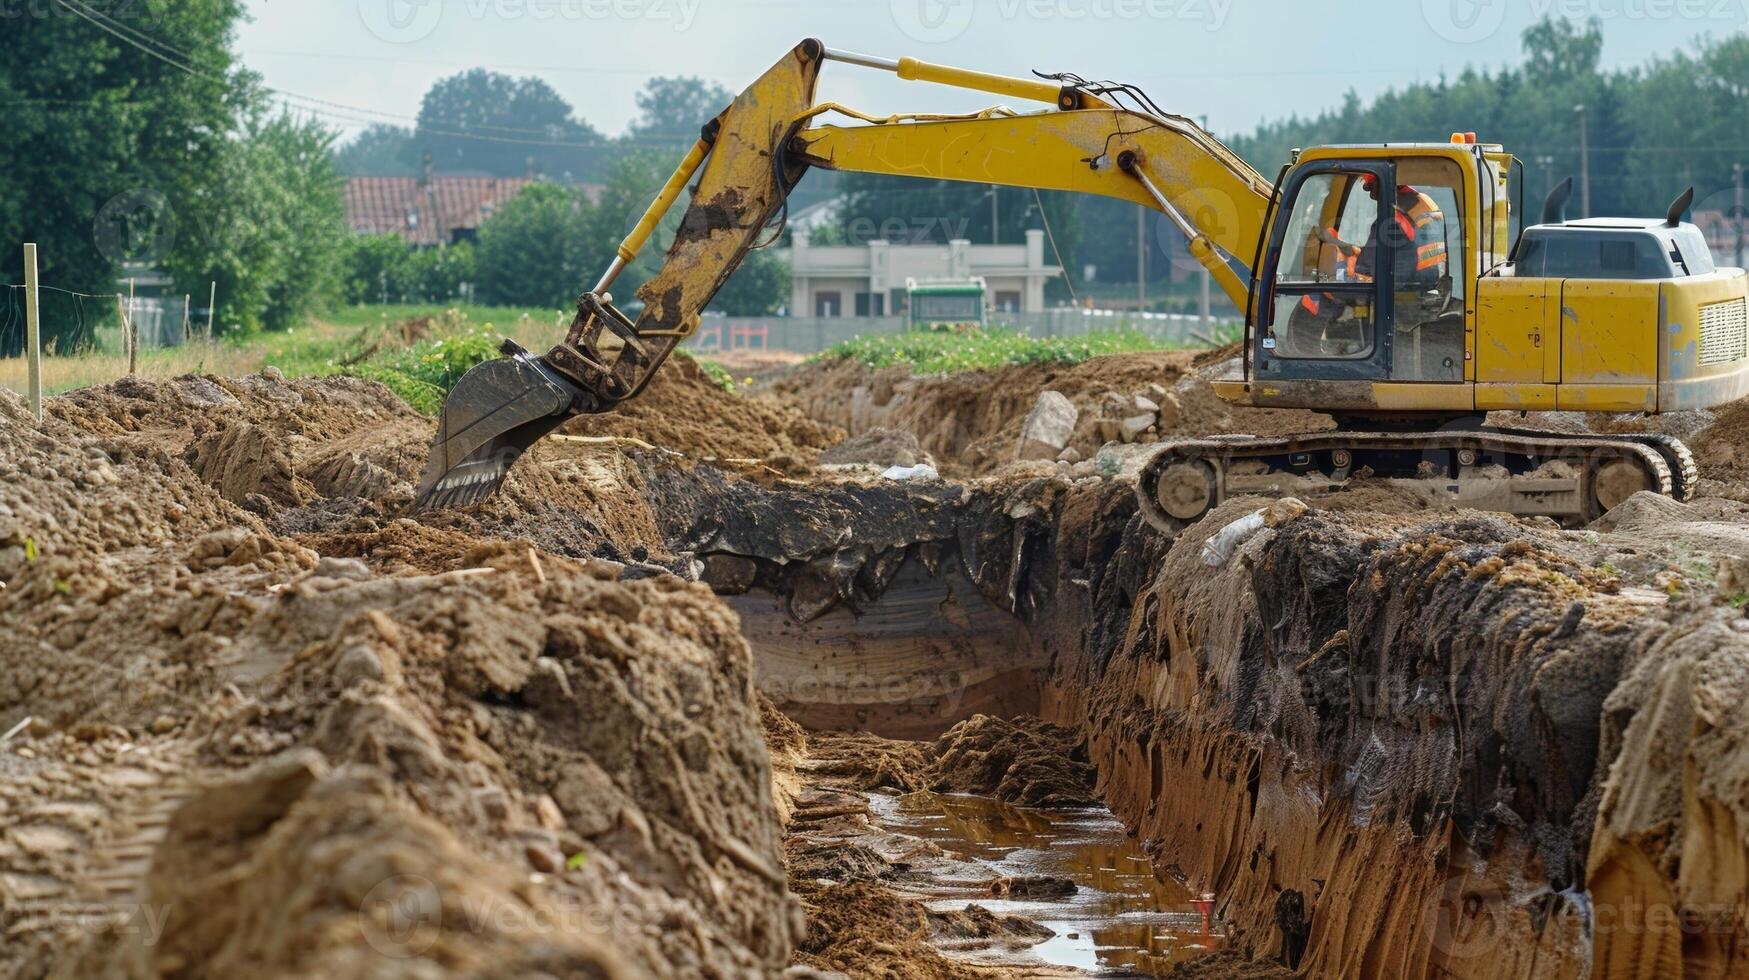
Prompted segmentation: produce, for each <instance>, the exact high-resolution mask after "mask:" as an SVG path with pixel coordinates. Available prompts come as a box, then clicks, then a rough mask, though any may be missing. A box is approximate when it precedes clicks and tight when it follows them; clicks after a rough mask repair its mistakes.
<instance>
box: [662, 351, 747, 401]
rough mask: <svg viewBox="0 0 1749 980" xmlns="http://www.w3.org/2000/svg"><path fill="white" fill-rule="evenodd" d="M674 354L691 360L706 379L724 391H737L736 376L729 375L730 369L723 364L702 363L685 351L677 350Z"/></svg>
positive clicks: (714, 362)
mask: <svg viewBox="0 0 1749 980" xmlns="http://www.w3.org/2000/svg"><path fill="white" fill-rule="evenodd" d="M674 353H675V354H676V355H677V356H680V357H684V358H687V359H689V360H691V361H692V362H693V363H695V364H697V365H698V368H699V370H700V371H703V372H704V374H705V377H707V378H709V379H711V380H712V381H714V382H716V383H717V386H718V387H720V388H722V389H723V390H724V391H734V390H735V376H734V375H732V374H730V373H729V369H728V368H726V367H723V366H722V365H721V364H718V363H717V362H716V361H701V360H699V359H698V358H696V357H693V356H692V355H691V354H689V353H687V352H686V351H684V350H677V351H675V352H674Z"/></svg>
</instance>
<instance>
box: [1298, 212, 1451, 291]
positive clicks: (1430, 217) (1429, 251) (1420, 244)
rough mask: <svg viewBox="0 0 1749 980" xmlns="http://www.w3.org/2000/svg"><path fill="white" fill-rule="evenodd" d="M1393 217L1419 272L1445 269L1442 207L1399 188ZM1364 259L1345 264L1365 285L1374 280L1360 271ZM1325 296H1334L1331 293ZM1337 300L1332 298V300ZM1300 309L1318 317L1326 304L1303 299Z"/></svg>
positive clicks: (1349, 258) (1348, 259)
mask: <svg viewBox="0 0 1749 980" xmlns="http://www.w3.org/2000/svg"><path fill="white" fill-rule="evenodd" d="M1392 217H1393V218H1394V219H1395V220H1396V223H1397V231H1398V232H1399V233H1401V234H1402V236H1403V241H1404V243H1405V245H1406V246H1407V245H1413V246H1414V248H1415V271H1416V272H1426V271H1429V270H1431V269H1438V268H1442V267H1443V266H1444V265H1445V262H1446V259H1447V257H1448V254H1449V253H1448V251H1447V249H1446V247H1445V213H1444V212H1442V211H1440V210H1439V205H1438V204H1437V203H1435V202H1434V200H1433V198H1431V197H1428V196H1427V195H1426V194H1423V193H1421V192H1420V191H1418V190H1415V189H1414V188H1413V187H1409V186H1408V185H1401V186H1399V187H1398V188H1397V204H1396V208H1395V209H1394V213H1393V215H1392ZM1329 231H1330V235H1331V236H1332V237H1336V229H1334V228H1331V229H1329ZM1375 245H1376V243H1375ZM1360 255H1361V253H1360V252H1355V253H1354V254H1352V255H1348V256H1345V257H1344V262H1345V264H1346V265H1347V268H1348V275H1349V277H1350V279H1352V280H1354V281H1360V282H1364V281H1366V280H1367V279H1369V278H1370V276H1369V275H1366V274H1363V273H1361V272H1360V271H1359V269H1358V264H1359V261H1360ZM1399 268H1401V267H1399ZM1324 295H1326V296H1330V294H1328V293H1325V294H1324ZM1335 298H1336V297H1334V296H1330V299H1332V300H1334V299H1335ZM1300 306H1301V307H1303V308H1304V309H1305V310H1306V312H1308V313H1311V314H1312V315H1314V316H1316V315H1317V313H1318V311H1319V309H1321V308H1322V306H1323V304H1322V303H1321V302H1320V301H1319V298H1318V296H1317V295H1315V294H1307V295H1306V296H1303V297H1301V298H1300Z"/></svg>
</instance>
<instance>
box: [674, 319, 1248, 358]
mask: <svg viewBox="0 0 1749 980" xmlns="http://www.w3.org/2000/svg"><path fill="white" fill-rule="evenodd" d="M989 324H990V325H991V326H992V327H1005V328H1008V329H1012V330H1018V331H1020V332H1022V333H1025V334H1027V335H1028V336H1032V337H1079V336H1083V335H1085V334H1088V333H1091V332H1094V331H1104V330H1134V331H1136V332H1138V333H1142V334H1145V335H1147V336H1148V337H1150V338H1152V339H1154V340H1156V341H1159V342H1160V343H1162V344H1171V345H1178V346H1185V347H1197V346H1210V347H1213V346H1219V345H1220V344H1223V343H1226V342H1228V341H1230V340H1232V339H1234V338H1235V337H1236V335H1237V334H1238V333H1239V332H1240V331H1241V330H1242V329H1243V324H1242V323H1241V322H1240V321H1239V320H1237V319H1234V318H1231V317H1210V318H1209V319H1207V320H1204V319H1203V318H1202V317H1200V316H1192V315H1186V314H1178V313H1140V312H1136V311H1132V310H1088V309H1080V308H1062V309H1054V310H1039V311H1036V312H1030V313H992V314H990V316H989ZM908 326H909V321H907V320H906V318H905V317H903V316H723V315H715V314H707V315H705V316H704V317H702V318H701V320H700V323H699V328H698V332H697V333H695V334H694V335H693V337H692V339H691V340H690V341H688V342H687V348H688V349H689V350H691V351H692V352H694V353H697V354H709V353H712V352H717V351H731V350H761V349H767V350H774V351H776V350H781V351H791V352H794V353H798V354H817V353H819V352H820V351H823V350H826V349H827V348H829V347H832V346H834V345H836V344H841V343H843V342H845V341H847V340H852V339H855V338H857V337H868V336H876V335H880V334H889V333H899V332H901V331H903V330H905V329H906V328H907V327H908Z"/></svg>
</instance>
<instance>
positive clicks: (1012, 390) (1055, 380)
mask: <svg viewBox="0 0 1749 980" xmlns="http://www.w3.org/2000/svg"><path fill="white" fill-rule="evenodd" d="M1206 360H1207V358H1199V357H1198V356H1196V355H1193V354H1192V353H1190V352H1184V351H1162V352H1158V353H1146V354H1125V355H1119V356H1115V357H1102V358H1094V359H1092V360H1089V361H1083V362H1082V363H1080V364H1076V365H1072V366H1064V365H1060V364H1026V365H1019V366H1015V367H1008V368H1003V369H1001V370H999V371H991V372H967V373H964V374H954V375H945V376H913V375H911V374H910V372H909V371H908V370H907V369H905V368H903V367H889V368H880V369H874V368H869V367H866V366H864V365H863V364H862V363H860V362H858V361H855V360H851V359H847V358H840V359H831V360H818V361H811V362H808V363H807V364H804V365H802V366H801V367H799V368H797V369H795V370H793V371H792V372H790V373H788V374H787V375H785V376H783V377H782V378H780V379H778V380H775V381H774V382H772V383H771V385H770V386H769V388H770V390H771V392H772V393H773V394H775V395H778V396H782V397H787V398H790V399H793V400H794V402H795V403H796V404H797V405H799V406H800V407H801V408H802V410H803V411H804V412H805V413H806V414H807V416H808V417H809V418H814V419H820V420H821V421H823V422H826V423H828V424H831V425H836V426H840V427H842V428H844V429H845V430H847V431H848V432H850V433H851V434H852V435H853V436H855V435H860V434H862V433H865V432H868V431H870V430H872V429H876V428H888V429H897V430H901V431H904V432H909V433H911V434H912V435H914V436H916V438H917V440H918V441H919V443H921V445H922V448H923V450H924V451H925V452H927V453H929V454H930V455H932V456H933V457H934V458H935V459H936V461H937V462H938V463H940V464H941V465H943V466H944V467H945V468H946V471H947V472H950V473H953V474H956V475H980V474H987V473H991V472H993V471H995V470H997V469H998V468H1000V467H1002V466H1003V465H1004V464H1007V463H1010V462H1013V460H1014V459H1015V452H1016V449H1017V447H1018V446H1019V443H1020V431H1021V424H1022V422H1023V421H1024V420H1025V418H1026V415H1027V413H1028V412H1029V411H1030V410H1031V409H1032V407H1033V404H1034V402H1036V401H1037V400H1038V396H1039V393H1040V392H1044V391H1057V392H1060V393H1061V394H1063V395H1064V396H1065V397H1067V398H1068V399H1069V401H1070V402H1071V403H1072V404H1074V406H1075V407H1076V409H1077V410H1078V413H1079V415H1078V420H1077V424H1076V428H1075V434H1074V438H1073V439H1071V441H1070V442H1069V446H1070V448H1073V449H1074V450H1075V451H1076V452H1077V453H1078V454H1079V455H1080V457H1081V458H1084V459H1086V458H1092V456H1093V454H1094V452H1095V451H1096V450H1098V448H1099V446H1100V445H1101V443H1102V442H1103V441H1104V440H1103V439H1102V438H1101V437H1100V435H1099V432H1098V428H1097V418H1098V416H1099V415H1100V410H1101V404H1102V402H1104V401H1105V399H1106V398H1107V396H1108V395H1111V394H1117V395H1120V396H1132V395H1133V394H1134V393H1137V392H1141V391H1143V390H1145V389H1147V388H1148V387H1149V386H1150V385H1157V386H1161V387H1163V388H1165V389H1167V398H1166V401H1167V403H1166V404H1165V405H1163V406H1161V407H1162V409H1163V413H1162V422H1163V427H1162V428H1161V430H1160V432H1159V436H1160V437H1165V436H1169V435H1184V436H1191V435H1198V434H1203V433H1221V432H1246V433H1252V434H1255V435H1276V434H1284V433H1290V432H1303V431H1311V430H1317V429H1323V428H1328V427H1329V424H1330V423H1329V421H1328V420H1327V419H1325V418H1324V417H1322V416H1318V415H1314V414H1312V413H1309V412H1292V411H1279V410H1272V409H1247V408H1236V407H1234V406H1231V405H1228V404H1227V403H1225V402H1222V401H1221V400H1220V399H1219V398H1217V397H1216V396H1215V394H1214V391H1213V389H1212V388H1210V387H1209V384H1208V382H1209V380H1210V379H1211V378H1213V377H1216V376H1218V375H1219V373H1220V372H1221V371H1223V370H1225V364H1224V362H1214V363H1203V362H1204V361H1206Z"/></svg>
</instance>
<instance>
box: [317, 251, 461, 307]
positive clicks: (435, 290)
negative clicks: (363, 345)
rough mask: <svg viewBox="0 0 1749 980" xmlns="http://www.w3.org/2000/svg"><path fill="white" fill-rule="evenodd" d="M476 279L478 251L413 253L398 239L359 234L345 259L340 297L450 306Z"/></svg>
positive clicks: (355, 301) (361, 301)
mask: <svg viewBox="0 0 1749 980" xmlns="http://www.w3.org/2000/svg"><path fill="white" fill-rule="evenodd" d="M473 279H474V247H473V246H472V245H469V244H467V243H466V242H463V243H461V244H459V245H440V246H438V247H436V248H415V247H414V246H411V245H408V244H407V243H406V242H403V241H402V240H401V239H400V238H399V237H397V236H395V235H357V236H354V237H353V238H352V239H351V240H349V241H348V242H347V245H346V250H345V254H344V255H343V257H342V260H341V282H342V295H343V297H344V298H345V300H346V302H348V303H351V304H353V305H355V306H356V305H361V304H365V303H448V302H452V301H454V300H456V299H458V298H460V297H461V293H462V287H463V286H464V285H466V284H467V283H470V282H472V281H473Z"/></svg>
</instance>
